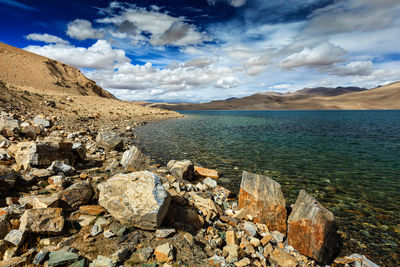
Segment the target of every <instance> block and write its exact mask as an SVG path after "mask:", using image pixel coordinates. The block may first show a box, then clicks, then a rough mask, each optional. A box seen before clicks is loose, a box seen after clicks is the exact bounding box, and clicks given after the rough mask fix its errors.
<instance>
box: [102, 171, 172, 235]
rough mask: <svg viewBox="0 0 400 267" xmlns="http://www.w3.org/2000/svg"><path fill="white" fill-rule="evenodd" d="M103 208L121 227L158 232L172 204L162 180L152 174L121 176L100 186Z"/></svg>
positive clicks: (118, 175)
mask: <svg viewBox="0 0 400 267" xmlns="http://www.w3.org/2000/svg"><path fill="white" fill-rule="evenodd" d="M98 189H99V191H100V194H99V204H100V205H102V206H103V207H104V208H105V209H106V210H107V211H108V212H109V213H110V214H111V215H112V216H113V217H114V218H115V219H117V220H118V221H120V222H121V223H125V224H129V225H133V226H136V227H138V228H142V229H148V230H153V229H157V228H158V227H159V226H160V225H161V223H162V221H163V219H164V217H165V215H166V214H167V212H168V207H169V204H170V201H171V198H170V195H169V193H168V192H166V191H165V189H164V187H163V185H162V182H161V179H160V178H159V177H158V176H157V175H155V174H153V173H151V172H148V171H141V172H133V173H129V174H117V175H115V176H113V177H112V178H111V179H109V180H108V181H106V182H104V183H101V184H99V185H98Z"/></svg>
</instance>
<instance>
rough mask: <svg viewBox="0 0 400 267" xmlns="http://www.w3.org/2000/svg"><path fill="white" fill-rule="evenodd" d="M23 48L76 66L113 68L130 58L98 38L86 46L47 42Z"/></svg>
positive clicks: (128, 60)
mask: <svg viewBox="0 0 400 267" xmlns="http://www.w3.org/2000/svg"><path fill="white" fill-rule="evenodd" d="M25 50H27V51H29V52H32V53H36V54H39V55H42V56H45V57H48V58H51V59H54V60H58V61H61V62H63V63H66V64H69V65H72V66H75V67H78V68H95V69H113V68H115V67H116V66H119V65H121V64H124V63H127V62H130V59H129V58H127V57H126V56H125V52H124V50H121V49H113V48H112V47H111V45H110V44H109V43H108V42H107V41H104V40H98V41H97V42H96V43H94V44H93V45H92V46H90V47H88V48H84V47H75V46H73V45H62V44H49V45H45V46H36V45H30V46H28V47H26V48H25Z"/></svg>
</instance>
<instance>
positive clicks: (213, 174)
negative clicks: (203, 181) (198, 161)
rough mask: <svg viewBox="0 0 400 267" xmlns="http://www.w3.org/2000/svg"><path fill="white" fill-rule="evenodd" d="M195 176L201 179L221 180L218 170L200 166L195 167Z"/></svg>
mask: <svg viewBox="0 0 400 267" xmlns="http://www.w3.org/2000/svg"><path fill="white" fill-rule="evenodd" d="M194 174H195V175H196V176H200V177H210V178H213V179H218V178H219V172H218V171H217V170H212V169H207V168H203V167H199V166H194Z"/></svg>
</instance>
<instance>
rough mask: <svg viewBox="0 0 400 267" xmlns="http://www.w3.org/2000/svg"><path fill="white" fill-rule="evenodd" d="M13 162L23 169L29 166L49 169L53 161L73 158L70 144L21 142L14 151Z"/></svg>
mask: <svg viewBox="0 0 400 267" xmlns="http://www.w3.org/2000/svg"><path fill="white" fill-rule="evenodd" d="M14 158H15V161H16V162H17V163H18V164H19V165H22V166H23V167H24V168H25V169H28V168H29V167H30V166H36V167H44V168H47V167H49V166H50V165H51V164H52V162H53V161H55V160H69V161H71V160H72V158H73V154H72V143H67V142H51V141H39V142H22V143H19V144H18V145H17V147H16V150H15V155H14Z"/></svg>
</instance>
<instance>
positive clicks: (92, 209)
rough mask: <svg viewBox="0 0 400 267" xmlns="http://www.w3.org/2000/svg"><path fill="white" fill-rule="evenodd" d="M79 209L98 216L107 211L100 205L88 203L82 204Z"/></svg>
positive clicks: (83, 212)
mask: <svg viewBox="0 0 400 267" xmlns="http://www.w3.org/2000/svg"><path fill="white" fill-rule="evenodd" d="M79 211H80V213H82V214H87V215H92V216H97V215H102V214H104V213H106V210H105V209H104V208H103V207H102V206H100V205H86V206H80V207H79Z"/></svg>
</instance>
